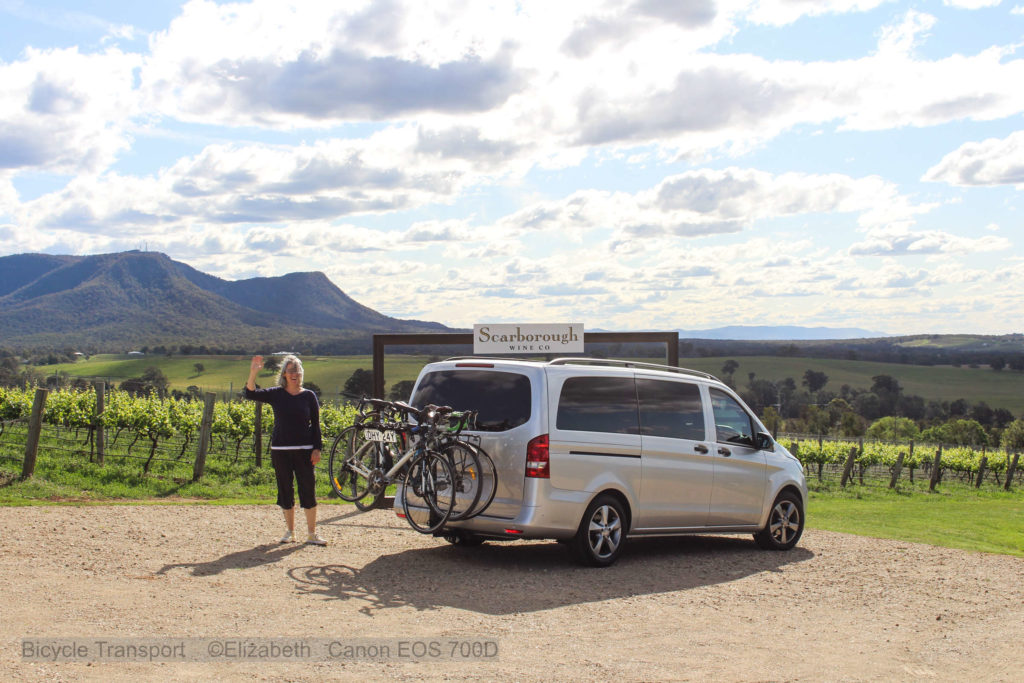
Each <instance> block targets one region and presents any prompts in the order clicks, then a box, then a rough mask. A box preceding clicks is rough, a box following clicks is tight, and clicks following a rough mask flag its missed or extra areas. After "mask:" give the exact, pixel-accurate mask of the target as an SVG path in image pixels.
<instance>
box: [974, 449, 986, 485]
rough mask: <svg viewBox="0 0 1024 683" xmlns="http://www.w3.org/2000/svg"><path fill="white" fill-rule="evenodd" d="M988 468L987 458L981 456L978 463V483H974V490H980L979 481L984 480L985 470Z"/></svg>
mask: <svg viewBox="0 0 1024 683" xmlns="http://www.w3.org/2000/svg"><path fill="white" fill-rule="evenodd" d="M986 467H988V456H987V455H983V456H981V462H979V463H978V481H976V482H974V488H976V489H980V488H981V480H982V479H984V478H985V468H986Z"/></svg>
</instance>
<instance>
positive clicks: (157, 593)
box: [0, 505, 1024, 681]
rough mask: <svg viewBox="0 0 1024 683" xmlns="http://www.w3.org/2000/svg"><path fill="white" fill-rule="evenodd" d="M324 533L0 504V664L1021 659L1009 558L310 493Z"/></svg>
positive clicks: (886, 672) (536, 668)
mask: <svg viewBox="0 0 1024 683" xmlns="http://www.w3.org/2000/svg"><path fill="white" fill-rule="evenodd" d="M320 512H321V517H322V520H321V521H322V534H323V535H324V536H325V537H327V538H328V540H330V541H331V545H330V546H328V547H326V548H318V547H312V546H305V545H298V544H290V545H278V544H277V543H276V539H277V538H279V537H280V534H281V531H282V522H281V521H280V513H279V512H278V511H277V509H276V508H275V507H273V506H271V505H264V506H218V505H202V506H199V505H182V506H157V505H151V506H150V505H147V506H101V507H92V506H90V507H28V508H0V529H2V530H3V532H2V534H0V585H2V586H3V596H2V602H0V614H2V619H0V631H2V634H0V635H2V642H3V645H4V647H3V648H2V654H0V679H2V680H12V679H13V680H38V679H43V678H46V679H54V678H56V679H66V680H70V679H95V680H100V679H103V680H110V679H114V680H128V679H138V678H142V679H150V680H166V679H168V678H171V677H176V678H186V679H209V678H214V677H216V678H224V679H230V680H249V679H273V680H280V679H288V680H296V679H321V680H323V679H327V680H331V679H353V678H369V679H378V678H388V679H392V680H419V679H422V678H427V679H466V678H468V679H481V680H499V679H500V680H516V681H534V680H538V681H540V680H544V681H548V680H569V679H573V680H595V681H597V680H600V681H606V680H644V681H651V680H729V681H774V680H808V681H821V680H829V681H836V680H842V681H860V680H892V681H897V680H898V681H905V680H928V681H960V680H967V679H968V677H970V679H972V680H979V681H1000V680H1005V681H1011V680H1013V681H1020V680H1022V673H1021V672H1022V671H1024V559H1019V558H1014V557H1007V556H999V555H983V554H975V553H968V552H963V551H958V550H947V549H943V548H934V547H931V546H924V545H917V544H913V543H905V542H900V541H885V540H875V539H867V538H860V537H856V536H848V535H844V534H836V533H829V532H824V531H815V530H809V531H808V532H807V533H806V534H805V535H804V537H803V539H802V541H801V543H800V545H799V546H798V547H797V548H796V549H794V550H793V551H790V552H788V553H773V552H765V551H761V550H758V549H756V548H755V546H754V545H753V543H752V542H751V540H750V537H749V536H716V537H689V538H678V539H660V540H657V539H652V540H644V541H631V542H630V543H629V544H628V545H627V548H626V550H625V552H624V554H623V556H622V557H621V559H620V560H619V562H618V563H617V564H616V565H614V566H613V567H611V568H608V569H585V568H581V567H576V566H574V565H572V564H570V563H569V562H568V560H567V556H566V553H565V552H564V548H563V547H562V546H560V545H558V544H556V543H553V542H517V543H508V544H490V543H488V544H486V545H484V546H482V547H478V548H455V547H451V546H449V545H448V544H446V543H444V542H443V541H440V540H437V539H434V538H431V537H427V536H421V535H419V534H416V533H415V532H413V531H412V530H410V529H409V528H408V527H407V526H406V525H405V523H404V522H403V521H401V520H399V519H397V518H396V517H395V515H394V513H392V512H391V511H388V510H376V511H373V512H369V513H364V514H360V513H356V512H355V511H354V508H352V507H351V506H335V505H323V506H321V508H320ZM58 637H63V638H82V639H91V640H93V641H94V640H96V639H106V638H115V637H135V638H140V637H146V638H234V639H237V638H271V637H273V638H294V639H299V642H303V641H304V640H314V639H315V640H316V641H318V642H319V641H322V640H324V639H335V640H338V641H340V642H347V641H348V640H349V639H359V641H360V642H363V643H370V644H372V643H377V642H379V643H382V644H390V643H392V642H394V641H396V640H399V639H401V640H403V641H404V640H409V641H414V642H439V643H449V642H456V643H461V642H480V641H486V642H495V643H497V657H496V658H494V657H492V658H490V659H488V658H484V659H481V660H478V661H463V660H457V659H456V660H452V659H450V658H449V659H444V660H442V661H438V660H436V659H432V658H430V657H425V658H418V659H417V658H413V659H408V658H406V659H398V658H395V657H391V658H389V659H387V660H386V661H353V660H351V659H340V660H333V661H322V660H308V661H306V660H304V661H299V662H283V661H271V662H228V663H225V662H222V661H214V662H201V661H189V662H184V663H181V662H153V663H149V662H145V663H137V662H99V661H93V662H56V663H55V662H38V661H26V660H24V659H23V658H22V654H23V647H24V645H23V640H24V639H26V638H28V639H41V640H45V639H53V638H58Z"/></svg>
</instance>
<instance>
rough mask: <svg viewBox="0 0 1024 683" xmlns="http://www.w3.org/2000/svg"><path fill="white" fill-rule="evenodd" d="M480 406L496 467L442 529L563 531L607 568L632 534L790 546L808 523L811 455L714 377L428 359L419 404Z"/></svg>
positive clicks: (459, 538) (480, 427)
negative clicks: (477, 508)
mask: <svg viewBox="0 0 1024 683" xmlns="http://www.w3.org/2000/svg"><path fill="white" fill-rule="evenodd" d="M431 403H433V404H436V405H450V406H452V407H453V408H455V409H457V410H477V411H479V417H478V420H477V430H476V431H474V432H473V434H474V435H477V436H479V437H480V440H481V445H482V446H483V448H484V449H485V450H486V451H487V453H489V454H490V456H491V458H492V459H493V461H494V463H495V466H496V469H497V491H496V494H495V496H494V500H493V502H492V503H491V504H490V505H489V506H488V507H487V509H486V510H484V511H483V513H482V514H480V515H478V516H476V517H473V518H471V519H467V520H462V521H457V522H449V523H448V524H446V525H445V527H443V529H442V530H440V531H439V532H437V533H438V534H439V535H443V536H444V537H445V538H446V539H447V540H448V541H450V542H452V543H457V544H463V545H476V544H479V543H482V542H484V541H486V540H488V539H500V540H511V539H520V538H532V539H538V538H552V539H557V540H559V541H561V542H566V543H567V544H568V546H569V548H570V549H571V551H572V554H573V555H574V556H575V558H576V559H577V560H578V561H580V562H582V563H583V564H588V565H593V566H607V565H610V564H612V563H613V562H614V561H615V560H616V559H617V558H618V556H619V553H620V552H621V550H622V546H623V542H624V541H625V540H626V538H627V537H639V536H667V535H677V534H692V533H701V532H703V533H707V532H713V533H723V532H727V533H733V532H737V533H739V532H745V533H753V535H754V540H755V541H756V542H757V544H758V545H760V546H761V547H763V548H767V549H775V550H788V549H790V548H792V547H793V546H794V545H796V543H797V541H798V540H799V538H800V535H801V533H802V532H803V528H804V510H805V508H806V502H807V485H806V482H805V480H804V476H803V470H802V468H801V466H800V463H799V462H798V461H797V459H796V458H794V457H793V456H792V455H791V454H790V453H789V452H788V451H787V450H786V449H785V448H783V447H782V446H781V445H780V444H779V443H777V442H776V441H775V440H774V439H773V438H772V437H771V435H770V434H769V433H768V431H767V430H766V429H765V428H764V426H763V425H762V424H761V423H760V421H758V419H757V417H756V416H755V415H754V414H753V413H752V412H751V411H750V410H749V409H748V408H747V407H746V405H745V404H744V403H743V401H742V400H741V399H740V398H739V397H738V396H737V395H736V394H735V393H734V392H733V391H732V390H731V389H730V388H729V387H728V386H726V385H725V384H723V383H722V382H720V381H719V380H717V379H716V378H714V377H713V376H711V375H708V374H706V373H702V372H697V371H693V370H685V369H682V368H676V367H671V366H667V365H653V364H646V363H634V362H628V361H613V360H599V359H586V358H562V359H557V360H552V361H548V362H540V361H523V360H510V359H487V358H480V357H471V358H453V359H449V360H446V361H442V362H437V363H430V364H429V365H427V366H425V367H424V368H423V370H422V371H421V372H420V375H419V377H418V379H417V380H416V385H415V387H414V389H413V395H412V404H413V405H416V406H423V405H427V404H431Z"/></svg>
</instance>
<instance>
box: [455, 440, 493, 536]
mask: <svg viewBox="0 0 1024 683" xmlns="http://www.w3.org/2000/svg"><path fill="white" fill-rule="evenodd" d="M466 445H467V446H469V447H470V448H472V449H473V452H474V453H475V454H476V458H477V460H478V461H479V462H480V484H479V488H480V497H479V499H478V500H477V503H476V507H474V508H473V509H472V510H470V511H469V513H468V514H466V515H464V516H463V517H462V519H469V518H470V517H476V516H477V515H479V514H480V513H481V512H483V511H484V510H486V509H487V507H488V506H489V505H490V504H491V502H492V501H493V500H494V494H495V493H497V491H498V470H497V469H496V468H495V467H494V461H493V460H491V456H490V455H488V454H487V451H485V450H484V449H483V448H481V447H480V446H476V445H473V444H466Z"/></svg>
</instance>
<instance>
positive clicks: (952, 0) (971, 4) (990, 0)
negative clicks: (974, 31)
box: [942, 0, 1003, 9]
mask: <svg viewBox="0 0 1024 683" xmlns="http://www.w3.org/2000/svg"><path fill="white" fill-rule="evenodd" d="M1002 1H1003V0H942V4H943V5H946V6H947V7H957V8H959V9H983V8H985V7H998V6H999V4H1000V3H1001V2H1002Z"/></svg>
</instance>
